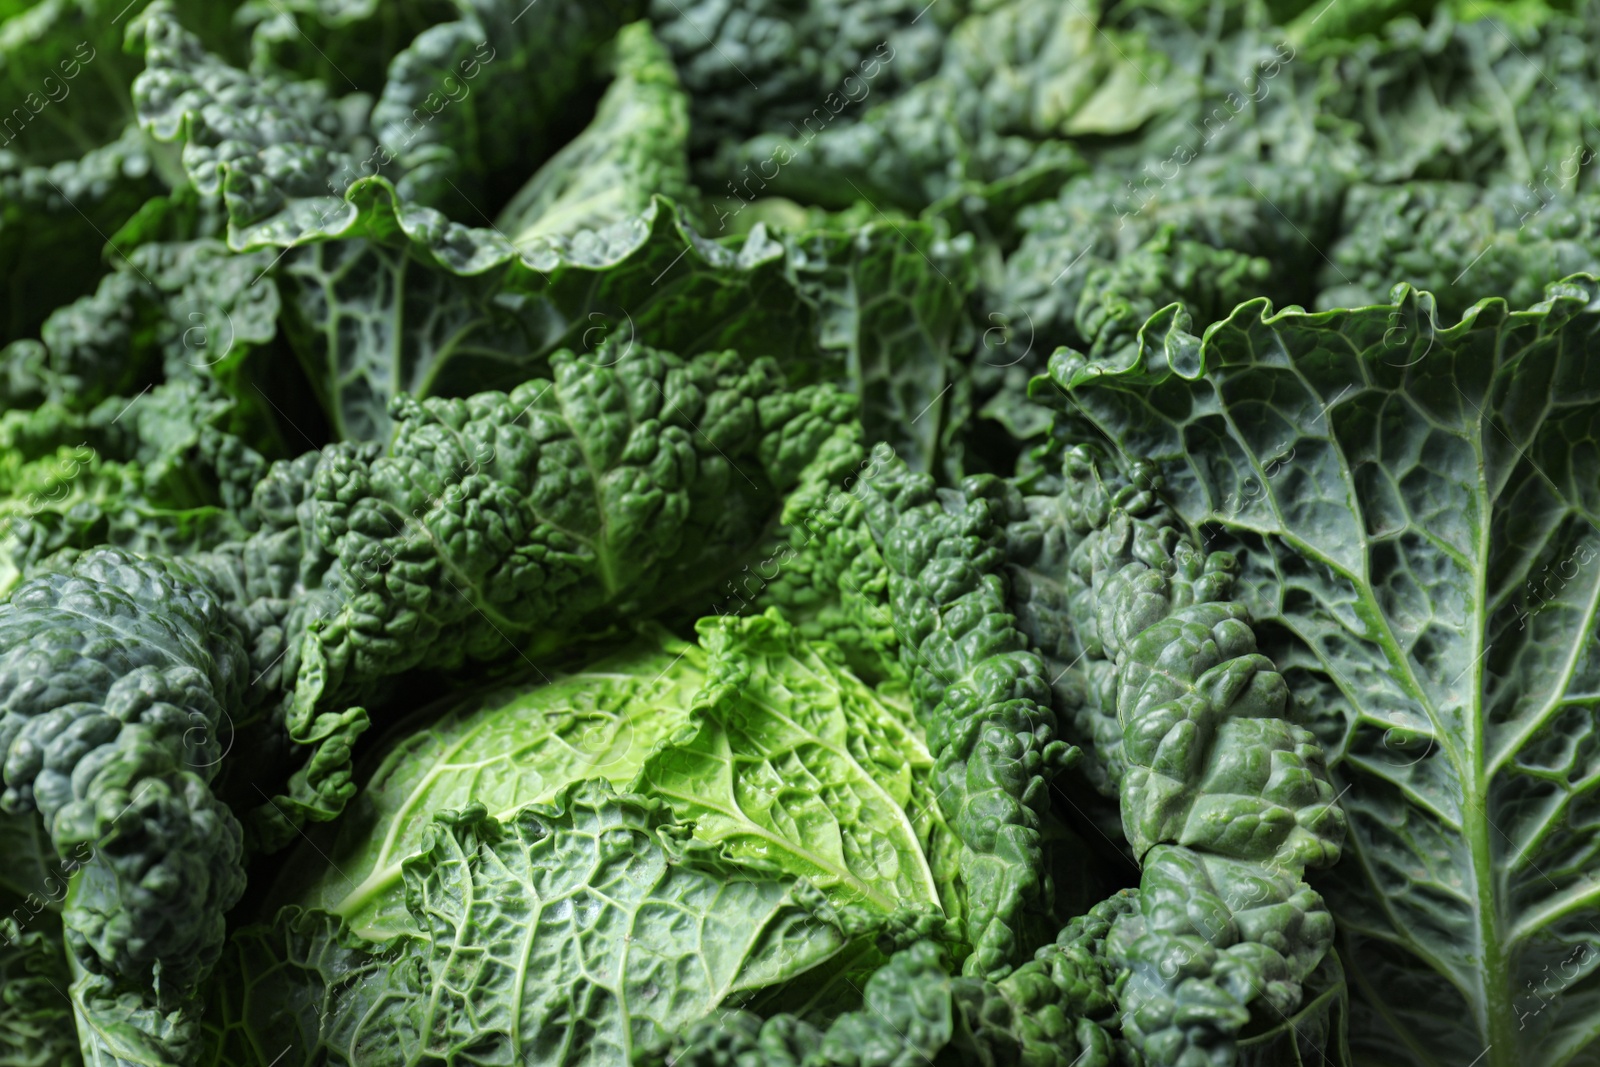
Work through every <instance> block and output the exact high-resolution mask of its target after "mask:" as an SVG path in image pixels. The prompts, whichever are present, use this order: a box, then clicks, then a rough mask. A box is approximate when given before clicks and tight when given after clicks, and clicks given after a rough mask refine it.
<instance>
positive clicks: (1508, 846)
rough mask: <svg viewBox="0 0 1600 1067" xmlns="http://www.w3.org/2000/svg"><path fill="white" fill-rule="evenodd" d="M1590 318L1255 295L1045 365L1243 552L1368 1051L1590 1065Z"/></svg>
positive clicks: (1555, 298) (1592, 300)
mask: <svg viewBox="0 0 1600 1067" xmlns="http://www.w3.org/2000/svg"><path fill="white" fill-rule="evenodd" d="M1597 297H1600V284H1597V283H1596V282H1595V281H1594V280H1593V279H1591V278H1588V277H1577V278H1573V279H1570V280H1569V281H1567V282H1564V283H1561V284H1558V285H1555V286H1552V287H1551V289H1550V291H1549V297H1548V299H1547V300H1546V301H1545V302H1543V303H1541V304H1539V305H1538V306H1537V307H1535V308H1533V309H1530V310H1527V311H1517V312H1513V311H1508V310H1507V308H1506V306H1505V304H1504V303H1503V302H1501V301H1499V300H1485V301H1482V302H1480V303H1479V304H1477V305H1475V306H1474V307H1473V308H1471V309H1469V311H1468V313H1467V315H1466V316H1465V318H1464V319H1463V320H1462V321H1461V322H1460V323H1458V324H1457V325H1455V326H1451V327H1449V328H1448V329H1446V328H1441V327H1440V326H1439V325H1438V323H1437V321H1436V318H1435V307H1434V302H1433V300H1432V298H1431V297H1429V296H1428V295H1427V294H1425V293H1417V292H1414V291H1410V290H1402V291H1400V292H1399V294H1398V296H1397V298H1396V300H1395V302H1394V303H1393V304H1391V305H1388V306H1380V307H1370V308H1364V309H1360V310H1356V311H1332V312H1322V313H1318V314H1309V313H1306V312H1303V311H1300V310H1297V309H1290V310H1287V311H1284V312H1281V313H1279V314H1277V315H1272V314H1269V308H1268V307H1267V306H1266V305H1265V304H1264V303H1263V302H1259V301H1258V302H1251V303H1248V304H1245V305H1242V306H1241V307H1240V308H1238V309H1237V310H1236V311H1235V312H1234V313H1233V314H1232V315H1231V316H1230V317H1229V318H1228V319H1227V320H1226V321H1225V322H1224V323H1222V324H1220V325H1218V326H1216V327H1213V328H1212V329H1211V330H1210V331H1208V333H1207V335H1206V337H1205V339H1204V340H1203V341H1202V340H1200V339H1192V343H1190V344H1186V345H1183V346H1180V347H1179V348H1177V349H1163V348H1160V347H1157V346H1153V345H1152V346H1146V347H1145V348H1143V349H1142V350H1140V351H1138V352H1137V353H1134V354H1133V358H1130V359H1125V360H1123V361H1121V362H1111V363H1093V362H1090V361H1086V360H1084V359H1083V358H1081V357H1079V356H1075V355H1073V354H1071V353H1062V354H1060V355H1058V356H1057V357H1056V359H1055V361H1054V363H1053V369H1052V374H1053V377H1054V378H1055V379H1056V381H1057V382H1058V383H1060V384H1061V385H1062V386H1063V387H1066V388H1068V389H1070V390H1071V395H1072V398H1073V400H1074V401H1075V402H1076V410H1077V411H1078V412H1080V413H1081V414H1080V415H1079V418H1087V419H1089V420H1091V421H1092V422H1093V424H1094V426H1096V427H1097V428H1098V429H1099V430H1100V431H1103V432H1104V433H1105V434H1106V435H1107V436H1108V437H1109V438H1110V439H1111V440H1112V441H1114V442H1116V443H1117V444H1118V445H1120V446H1121V447H1123V448H1125V449H1127V450H1128V451H1129V452H1133V453H1135V454H1138V455H1143V456H1148V457H1150V458H1151V459H1152V460H1154V461H1155V463H1156V464H1157V465H1158V467H1159V470H1160V472H1161V475H1162V476H1163V477H1164V479H1165V481H1166V484H1167V487H1168V491H1169V494H1170V498H1171V500H1172V502H1173V504H1174V506H1175V507H1176V508H1177V510H1178V512H1179V513H1180V514H1181V515H1182V516H1183V518H1184V519H1185V520H1187V522H1188V523H1190V524H1191V525H1192V526H1193V527H1194V528H1198V529H1201V530H1203V531H1204V532H1205V536H1206V537H1207V538H1209V539H1210V540H1211V541H1212V543H1213V544H1215V545H1217V546H1218V547H1225V548H1229V549H1231V550H1233V552H1234V555H1235V557H1236V558H1237V559H1238V561H1239V564H1240V571H1239V596H1240V600H1241V602H1242V603H1243V604H1245V605H1246V606H1248V608H1249V609H1250V611H1251V613H1252V614H1253V615H1254V616H1255V617H1256V618H1257V619H1258V620H1260V627H1259V631H1260V633H1261V635H1262V650H1263V651H1264V652H1266V653H1267V654H1269V655H1271V656H1272V658H1273V659H1274V660H1275V661H1276V663H1277V664H1278V665H1279V666H1280V667H1281V669H1282V670H1283V671H1284V675H1285V678H1286V679H1287V681H1288V683H1289V688H1290V690H1291V691H1292V692H1294V693H1295V694H1297V700H1298V702H1299V704H1300V709H1299V715H1300V717H1301V718H1302V720H1303V721H1306V722H1308V723H1310V724H1312V725H1314V726H1315V728H1316V729H1317V731H1318V732H1319V734H1320V735H1321V737H1322V739H1323V743H1324V745H1325V746H1326V748H1327V751H1328V753H1329V760H1330V764H1331V773H1332V775H1333V779H1334V783H1335V784H1336V785H1337V786H1339V788H1340V794H1341V797H1342V805H1343V807H1344V810H1345V812H1346V813H1347V815H1348V817H1349V823H1350V839H1349V841H1348V842H1347V845H1346V847H1347V849H1348V850H1349V852H1350V855H1349V857H1348V858H1347V859H1346V861H1345V862H1344V863H1343V864H1341V865H1340V866H1339V867H1337V868H1336V869H1335V870H1334V871H1333V873H1332V875H1331V876H1329V877H1326V878H1324V879H1322V880H1321V881H1320V883H1319V884H1320V886H1321V888H1322V889H1323V890H1324V892H1325V893H1326V894H1327V896H1328V899H1329V902H1330V905H1331V907H1332V909H1333V911H1334V914H1335V916H1336V918H1337V920H1338V925H1339V930H1340V936H1341V937H1342V939H1343V944H1344V951H1343V952H1342V953H1341V954H1342V956H1343V958H1344V962H1345V966H1346V967H1347V968H1348V969H1349V971H1350V980H1351V988H1352V991H1353V995H1354V1001H1353V1004H1352V1025H1351V1034H1352V1040H1353V1042H1354V1043H1355V1051H1356V1053H1357V1055H1358V1057H1361V1058H1367V1059H1371V1060H1373V1061H1381V1062H1395V1063H1416V1064H1442V1063H1447V1062H1464V1061H1470V1060H1472V1059H1473V1058H1474V1057H1476V1058H1478V1061H1479V1062H1480V1063H1488V1064H1511V1063H1520V1064H1530V1063H1532V1064H1544V1063H1573V1062H1582V1061H1586V1060H1587V1059H1589V1058H1591V1057H1592V1056H1593V1055H1594V1050H1595V1045H1594V1032H1593V1018H1594V1012H1595V1003H1596V1000H1595V998H1596V996H1597V993H1596V985H1595V978H1594V974H1595V971H1594V968H1593V963H1594V961H1595V959H1596V955H1595V953H1596V951H1597V946H1596V941H1597V937H1600V935H1597V933H1596V923H1597V913H1596V909H1595V894H1594V888H1593V885H1592V878H1591V876H1590V874H1589V873H1588V872H1589V869H1590V867H1591V866H1592V862H1591V861H1592V856H1593V852H1594V847H1595V845H1594V839H1595V834H1594V817H1593V807H1594V801H1593V783H1594V782H1596V781H1600V776H1597V775H1596V774H1595V770H1594V766H1593V763H1594V759H1593V756H1592V752H1591V750H1592V749H1593V745H1592V744H1591V743H1590V738H1591V735H1592V734H1593V727H1594V708H1593V701H1592V698H1591V696H1590V695H1589V694H1590V693H1591V691H1592V689H1593V684H1594V683H1593V675H1594V672H1595V670H1596V665H1597V663H1600V660H1597V658H1596V655H1597V652H1596V649H1597V647H1600V646H1597V643H1596V619H1595V615H1596V602H1597V597H1600V593H1597V590H1600V580H1597V579H1596V576H1595V573H1596V572H1595V567H1594V564H1593V562H1592V560H1593V557H1594V556H1595V555H1596V553H1597V551H1600V549H1597V547H1596V545H1597V538H1600V534H1597V532H1596V526H1595V516H1596V507H1597V502H1596V499H1595V493H1594V489H1593V478H1592V477H1590V476H1589V475H1590V472H1592V470H1593V469H1595V448H1596V446H1595V441H1596V439H1597V435H1600V393H1597V383H1596V380H1595V372H1594V369H1593V368H1594V365H1595V364H1594V360H1593V359H1592V352H1593V348H1594V345H1595V343H1596V341H1595V337H1596V330H1597V327H1600V311H1597V307H1600V305H1597Z"/></svg>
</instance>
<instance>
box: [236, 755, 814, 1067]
mask: <svg viewBox="0 0 1600 1067" xmlns="http://www.w3.org/2000/svg"><path fill="white" fill-rule="evenodd" d="M405 880H406V900H407V906H408V907H409V908H410V910H411V913H412V917H413V923H414V924H415V926H416V927H417V928H418V929H419V930H420V931H421V932H422V933H421V936H408V935H402V936H400V937H398V938H395V939H393V940H391V941H390V942H387V943H385V944H383V945H373V944H367V943H363V942H360V940H359V939H356V938H354V937H353V936H352V935H351V934H349V933H348V931H346V930H344V929H342V928H341V927H340V926H339V925H338V924H337V922H336V921H334V920H332V919H331V917H328V916H326V915H325V914H323V913H317V912H300V911H298V910H297V909H287V910H285V911H284V912H283V913H281V914H280V916H279V918H278V921H277V923H276V925H275V926H272V927H255V928H251V929H250V930H249V931H248V932H246V933H245V934H244V935H243V936H241V937H239V938H237V939H235V941H234V942H233V944H234V946H235V947H234V949H233V950H232V951H231V952H230V956H229V958H228V961H227V963H226V965H225V968H224V970H223V972H221V973H222V974H223V976H224V978H223V981H222V982H220V983H218V986H217V990H218V991H217V994H216V996H215V998H214V1001H215V1003H214V1004H213V1010H210V1011H208V1012H207V1020H208V1028H209V1029H208V1033H207V1043H208V1045H209V1046H210V1048H211V1049H212V1050H213V1055H215V1056H217V1057H218V1058H219V1059H220V1058H223V1057H228V1058H230V1060H231V1062H247V1061H246V1059H245V1058H244V1057H246V1056H248V1055H249V1052H248V1050H250V1049H251V1048H252V1046H253V1044H254V1042H255V1041H256V1040H257V1036H256V1035H260V1034H267V1033H272V1034H279V1035H283V1036H284V1038H285V1040H286V1042H287V1043H288V1046H289V1050H290V1051H289V1053H288V1055H287V1057H286V1059H285V1060H284V1062H286V1063H294V1064H308V1065H309V1064H312V1063H335V1064H350V1065H352V1067H354V1065H356V1064H360V1065H362V1067H366V1065H369V1064H370V1065H375V1067H377V1065H398V1064H406V1065H412V1064H422V1063H434V1062H440V1061H441V1060H446V1059H463V1058H469V1057H470V1058H471V1059H472V1060H473V1061H474V1062H478V1063H484V1064H500V1065H504V1067H513V1065H517V1064H534V1065H551V1067H556V1065H567V1064H592V1065H594V1067H601V1065H609V1064H617V1063H628V1062H630V1061H631V1059H632V1057H633V1053H634V1052H635V1050H643V1049H646V1048H649V1047H652V1046H656V1045H659V1044H661V1043H663V1042H664V1041H665V1040H666V1039H667V1038H668V1037H669V1036H670V1035H671V1034H673V1033H675V1032H677V1031H678V1030H679V1029H681V1028H683V1027H684V1026H687V1025H688V1024H689V1023H690V1022H692V1021H693V1020H695V1019H697V1018H699V1017H700V1016H702V1015H705V1014H706V1013H707V1012H710V1011H712V1010H714V1009H715V1008H717V1007H718V1006H719V1005H720V1004H721V1003H722V1002H723V1001H725V1000H727V999H729V998H734V999H737V998H738V997H739V996H740V995H741V994H743V993H745V992H747V991H749V990H753V989H758V988H761V987H763V986H766V985H769V984H771V983H773V982H777V981H781V980H784V979H786V978H789V977H792V976H794V975H796V974H800V973H803V972H805V971H806V970H808V969H810V968H811V967H813V966H816V965H817V964H819V963H822V962H823V961H825V960H827V959H828V958H829V957H830V956H832V955H833V954H835V953H836V952H837V951H838V950H839V948H840V947H841V946H842V945H843V937H842V935H841V934H840V932H839V930H838V928H837V927H835V926H833V925H830V923H829V922H828V921H827V920H826V919H824V918H819V917H818V916H817V915H816V914H815V913H814V912H813V910H812V904H814V903H815V902H816V894H815V890H808V889H807V887H805V886H804V884H803V883H800V884H796V883H793V882H789V881H782V880H775V879H773V878H770V877H762V876H760V875H752V874H750V873H748V872H743V871H741V870H739V869H738V868H735V867H731V866H729V865H728V864H726V863H724V862H723V861H721V860H719V859H717V858H715V856H714V855H713V850H710V849H707V848H706V847H704V846H700V845H696V844H694V843H693V842H691V841H690V840H689V839H688V830H687V828H686V827H682V826H680V825H678V824H676V823H675V822H674V821H673V819H672V817H671V815H670V814H669V813H668V812H667V811H666V810H665V808H664V807H663V806H662V805H661V804H659V803H658V802H653V801H648V800H645V799H644V798H642V797H638V796H633V795H626V794H624V795H621V796H619V795H617V794H615V793H614V792H613V791H612V789H611V786H610V785H609V784H607V783H606V782H604V781H600V780H597V779H596V780H590V781H587V782H583V783H579V784H577V785H574V786H571V787H569V788H568V789H565V790H563V791H562V792H561V793H560V794H559V795H558V796H557V797H556V799H555V801H554V802H553V803H551V804H549V805H534V806H531V807H528V808H524V809H523V810H521V811H520V812H519V813H518V814H517V815H516V816H515V817H513V818H512V819H510V820H509V821H508V822H506V823H504V824H501V823H499V822H497V821H496V820H494V819H491V818H489V817H488V816H486V815H485V814H484V812H483V809H482V807H481V806H476V807H472V808H469V809H467V810H466V811H464V812H461V813H459V814H455V815H442V816H440V818H439V820H438V821H437V823H436V824H435V826H434V829H433V831H432V833H431V834H430V836H429V839H428V843H427V845H426V848H425V850H424V851H423V852H422V853H421V854H420V855H418V856H416V857H414V858H412V859H410V860H408V861H407V862H406V864H405Z"/></svg>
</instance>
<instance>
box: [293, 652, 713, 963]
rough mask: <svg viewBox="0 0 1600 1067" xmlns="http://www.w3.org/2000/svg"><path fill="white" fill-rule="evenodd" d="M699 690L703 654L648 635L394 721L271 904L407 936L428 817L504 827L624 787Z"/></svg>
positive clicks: (375, 936)
mask: <svg viewBox="0 0 1600 1067" xmlns="http://www.w3.org/2000/svg"><path fill="white" fill-rule="evenodd" d="M704 683H705V655H704V653H703V652H701V651H700V650H699V649H697V648H696V647H695V646H693V645H688V644H685V643H684V642H682V641H678V640H676V639H673V638H670V637H667V636H665V635H664V634H661V633H655V634H651V635H646V636H644V637H642V638H641V639H640V640H639V641H637V642H636V643H635V644H634V645H633V646H631V647H629V648H628V649H626V650H624V651H622V652H618V653H615V654H613V655H610V656H606V657H604V658H602V659H599V660H597V661H595V662H593V663H591V664H588V665H587V666H585V667H584V668H583V669H582V670H578V671H575V672H573V673H571V674H561V675H557V676H555V677H554V678H550V679H546V678H543V677H539V676H537V675H536V676H533V677H530V678H528V679H526V680H525V681H524V682H523V683H522V684H517V685H502V686H497V687H495V688H493V689H491V690H489V691H487V692H484V693H480V694H477V695H475V696H472V697H469V698H466V699H464V700H463V699H455V700H452V701H451V706H450V707H449V708H448V709H447V710H445V711H444V712H443V713H438V710H439V709H436V708H426V709H422V710H420V711H419V712H418V715H417V716H416V717H415V718H416V719H417V720H420V721H422V722H425V723H426V725H423V726H420V728H416V729H409V730H408V727H411V726H413V725H414V723H413V722H412V721H411V720H408V721H407V722H403V723H400V724H399V725H398V726H396V728H395V731H394V732H395V733H396V734H397V735H398V740H396V741H395V742H394V743H392V744H391V745H389V746H388V748H387V751H386V752H385V753H384V754H383V757H382V760H381V762H379V763H378V765H377V768H376V769H375V770H372V771H371V773H370V774H364V775H363V776H362V780H363V783H364V784H363V788H362V790H361V792H360V793H359V794H358V795H357V797H356V799H355V800H354V801H353V802H352V803H351V805H350V807H349V809H348V810H347V811H346V812H345V813H344V815H343V816H342V817H341V818H340V819H339V821H338V822H337V823H335V824H334V826H333V828H332V829H333V830H334V833H332V834H326V833H323V834H315V833H314V837H313V839H312V840H309V841H306V842H304V843H302V844H301V846H300V847H299V848H298V849H297V850H296V852H295V853H294V854H293V858H291V859H289V860H287V861H285V863H284V873H283V875H282V877H281V878H280V880H279V884H278V887H277V889H276V890H275V891H274V898H275V899H278V900H281V901H282V902H284V903H288V902H291V901H293V902H298V903H301V904H303V905H305V906H306V907H308V908H312V909H320V910H325V911H330V912H333V913H335V914H337V915H339V916H341V917H342V918H343V919H344V920H345V921H346V922H347V923H348V924H349V926H350V929H351V930H352V931H354V932H355V933H356V934H358V935H360V936H361V937H364V938H367V939H368V940H372V941H386V940H388V939H389V938H390V937H393V936H396V935H398V934H401V933H407V932H409V933H415V932H416V927H415V926H414V924H413V920H412V917H411V913H410V912H409V911H407V910H406V907H405V894H404V892H403V887H402V882H401V865H402V864H403V863H404V861H405V860H407V859H409V858H410V857H412V856H415V855H417V854H418V853H420V852H421V851H422V846H423V839H424V838H425V837H426V835H427V833H428V828H429V826H430V825H431V824H432V818H431V817H432V815H433V814H435V813H437V812H441V811H450V810H461V809H463V808H465V807H467V806H468V805H470V804H473V803H477V804H481V805H483V806H484V807H485V808H486V809H487V810H488V813H489V815H491V816H492V817H494V818H496V819H500V820H506V819H510V818H511V817H512V816H514V815H515V814H516V813H517V812H518V811H519V810H521V809H522V808H525V807H527V806H528V805H529V804H533V803H548V802H549V801H550V800H553V799H554V797H555V795H556V793H557V792H559V791H560V790H561V789H563V788H565V787H566V786H568V785H570V784H571V783H573V782H576V781H581V780H584V779H587V778H597V777H598V778H605V779H606V780H608V781H610V782H611V783H612V784H613V785H614V786H616V787H617V788H618V789H626V788H627V787H628V785H629V783H631V782H632V781H633V780H634V778H635V777H636V776H637V775H638V773H639V770H640V767H641V766H642V765H643V764H644V762H645V760H646V759H648V758H649V757H650V755H651V753H652V752H654V751H655V750H656V749H657V748H659V747H661V746H662V745H663V744H665V743H667V742H669V741H670V740H671V739H672V738H673V737H675V736H676V735H679V734H681V733H683V732H684V731H685V729H686V727H687V725H688V722H689V709H690V706H691V704H692V703H693V700H694V697H695V695H696V694H697V693H698V692H699V691H700V689H701V687H702V686H703V685H704ZM436 713H438V714H436ZM330 839H331V840H330Z"/></svg>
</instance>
